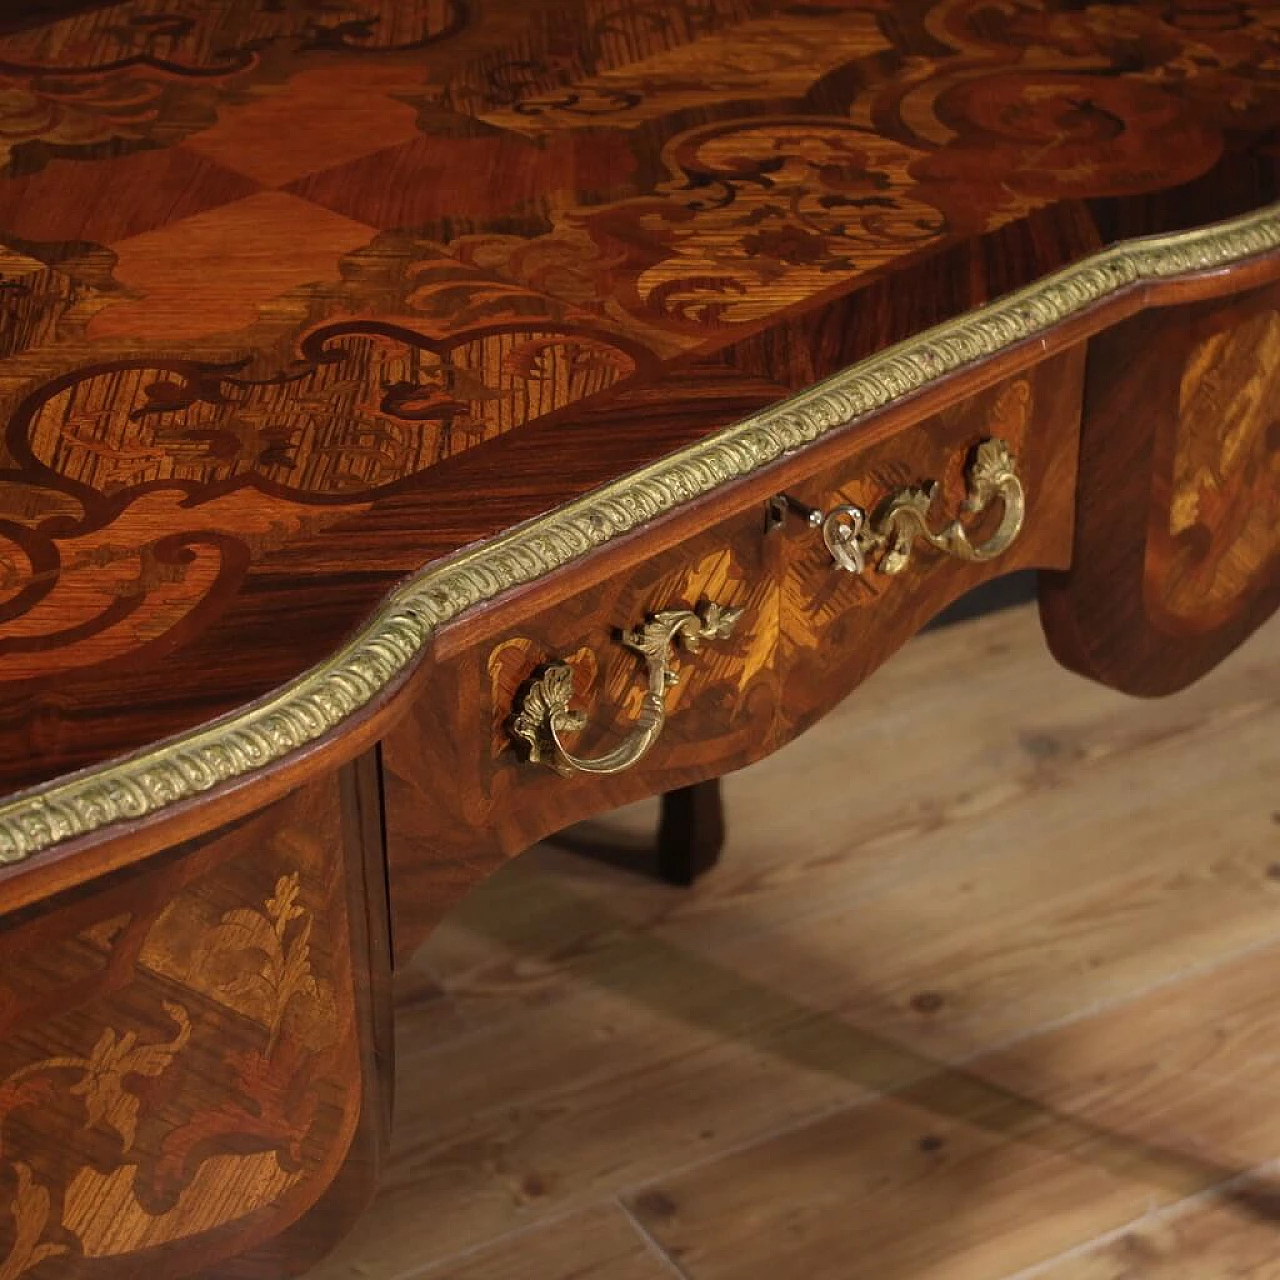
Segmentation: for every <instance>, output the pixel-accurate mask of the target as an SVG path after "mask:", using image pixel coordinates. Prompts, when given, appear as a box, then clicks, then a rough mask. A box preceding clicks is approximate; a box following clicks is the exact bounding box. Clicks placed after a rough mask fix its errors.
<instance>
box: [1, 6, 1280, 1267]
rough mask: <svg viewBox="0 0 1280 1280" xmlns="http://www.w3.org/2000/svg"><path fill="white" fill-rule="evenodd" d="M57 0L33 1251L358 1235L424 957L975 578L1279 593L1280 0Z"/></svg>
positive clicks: (23, 187) (17, 439)
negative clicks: (558, 844) (616, 810)
mask: <svg viewBox="0 0 1280 1280" xmlns="http://www.w3.org/2000/svg"><path fill="white" fill-rule="evenodd" d="M5 15H6V16H4V17H2V18H0V164H3V169H2V170H0V422H2V423H3V424H4V444H3V450H4V459H3V472H2V474H0V608H2V609H3V621H2V622H0V681H2V682H3V684H2V688H0V734H2V739H3V749H0V793H2V798H0V861H2V862H3V867H2V869H0V951H2V954H3V968H2V969H0V1018H2V1019H3V1031H2V1032H0V1280H15V1278H16V1277H32V1278H33V1280H60V1278H63V1277H65V1278H68V1280H71V1278H74V1280H81V1278H84V1280H98V1278H99V1277H102V1278H119V1277H135V1276H139V1275H146V1276H148V1277H151V1278H152V1280H166V1278H168V1277H178V1276H187V1275H203V1276H210V1277H212V1276H217V1277H219V1278H221V1280H226V1278H227V1277H279V1276H284V1275H287V1274H294V1273H296V1272H299V1271H301V1270H304V1269H305V1268H306V1267H308V1266H309V1265H311V1264H312V1263H314V1262H315V1260H316V1259H317V1258H319V1257H320V1256H321V1255H322V1254H323V1253H324V1252H325V1251H326V1250H327V1249H328V1248H329V1247H330V1246H331V1244H332V1243H333V1242H334V1241H335V1240H336V1238H337V1237H338V1236H339V1235H340V1234H341V1233H342V1232H343V1231H344V1230H345V1229H346V1228H347V1227H348V1226H349V1225H350V1223H351V1222H352V1221H353V1220H354V1218H355V1216H356V1215H357V1214H358V1213H359V1212H360V1209H361V1207H362V1205H363V1204H364V1203H365V1202H366V1200H367V1199H368V1197H369V1196H370V1194H371V1193H372V1189H373V1187H374V1185H375V1183H376V1179H377V1171H378V1161H379V1152H380V1150H381V1148H382V1145H383V1143H384V1141H385V1134H386V1130H387V1126H388V1124H389V1121H390V1111H391V1092H392V1080H393V1066H392V1058H391V1009H390V1004H389V998H388V990H389V982H388V975H389V972H390V969H391V967H392V965H393V964H394V963H395V962H396V961H397V960H400V959H403V958H404V957H407V956H408V955H410V954H411V953H412V952H413V951H414V949H415V948H416V947H417V946H418V945H419V944H420V943H421V941H422V940H423V938H424V937H425V936H426V935H427V933H428V932H429V930H430V929H431V927H432V925H433V924H434V923H435V922H436V921H437V920H439V919H440V917H441V916H442V914H443V913H445V912H446V911H447V910H448V909H449V907H450V906H451V905H452V904H453V903H455V902H457V901H458V899H459V898H460V896H461V895H462V894H464V893H465V892H466V891H467V890H468V889H469V888H471V887H472V886H473V885H475V884H476V883H477V882H479V881H480V880H482V879H483V878H484V877H485V876H486V875H488V874H489V873H490V872H492V871H493V870H494V869H495V868H496V867H498V866H499V865H500V864H501V863H502V862H503V861H504V860H506V859H508V858H510V857H512V856H513V855H515V854H516V853H518V852H520V851H521V850H522V849H524V848H526V847H527V846H529V845H530V844H532V843H533V842H535V841H536V840H538V839H540V838H541V837H543V836H544V835H546V834H548V833H551V832H554V831H556V830H557V829H559V828H562V827H564V826H566V825H568V824H570V823H572V822H574V821H575V820H577V819H580V818H583V817H585V816H587V815H589V814H591V813H594V812H597V811H600V810H603V809H606V808H609V807H611V806H616V805H620V804H623V803H626V802H629V801H632V800H635V799H637V798H639V797H641V796H644V795H646V794H655V793H660V792H668V791H671V790H673V789H676V788H681V787H688V786H690V785H692V784H695V783H699V782H702V781H704V780H707V779H711V778H714V777H716V776H718V775H720V774H723V773H725V772H726V771H728V770H732V769H736V768H739V767H740V766H742V765H745V764H747V763H748V762H749V761H751V760H754V759H757V758H759V757H760V756H763V755H764V754H766V753H768V752H770V751H773V750H775V749H776V748H777V747H779V746H781V745H782V744H783V743H784V742H786V741H787V740H788V739H789V738H791V737H793V736H794V735H796V734H797V733H799V732H800V731H801V730H802V729H804V728H805V727H806V726H807V725H808V724H810V723H812V722H813V721H814V720H815V719H816V718H817V717H818V716H820V715H821V714H822V713H823V712H824V711H826V710H828V709H829V708H830V707H831V706H832V705H833V704H834V703H835V702H836V701H837V700H838V699H840V698H842V697H843V696H844V695H845V694H847V693H848V692H849V691H850V690H852V689H853V688H854V687H855V686H856V685H857V684H858V683H859V681H860V680H861V679H862V678H863V677H864V676H865V675H866V674H867V673H868V672H869V671H871V670H872V669H873V668H874V667H875V666H876V665H877V664H879V663H880V662H882V661H884V660H885V659H886V658H887V657H888V656H889V655H890V654H892V653H893V651H894V650H895V649H896V648H898V647H899V646H900V645H902V644H903V643H904V641H906V640H907V638H908V637H910V636H911V635H912V634H913V633H914V632H915V631H917V630H918V629H919V628H920V627H921V626H922V625H923V624H924V623H925V622H926V620H927V619H929V618H930V617H931V616H932V615H933V614H935V613H936V612H937V611H938V610H939V609H941V608H942V607H943V606H944V605H945V604H947V603H948V602H949V601H951V600H952V599H954V598H955V597H957V596H958V595H960V594H961V593H963V592H965V591H967V590H968V589H970V588H972V587H974V586H975V585H977V584H979V583H981V582H982V581H984V580H986V579H989V578H992V577H994V576H996V575H1000V574H1004V573H1007V572H1009V571H1011V570H1017V569H1027V568H1035V569H1038V570H1042V571H1043V577H1042V583H1043V586H1042V596H1041V599H1042V613H1043V617H1044V624H1045V631H1046V634H1047V636H1048V641H1049V645H1050V646H1051V648H1052V650H1053V652H1054V653H1055V654H1056V655H1057V656H1058V657H1059V658H1060V659H1061V660H1062V661H1063V662H1064V663H1066V664H1067V665H1068V666H1070V667H1072V668H1074V669H1076V670H1078V671H1080V672H1082V673H1084V674H1086V675H1090V676H1093V677H1095V678H1097V679H1099V680H1103V681H1106V682H1107V683H1109V684H1111V685H1114V686H1116V687H1117V688H1120V689H1123V690H1128V691H1130V692H1132V693H1136V694H1164V693H1171V692H1173V691H1175V690H1177V689H1179V688H1180V687H1182V686H1184V685H1186V684H1187V683H1188V682H1190V681H1192V680H1194V679H1195V678H1196V677H1197V676H1199V675H1200V674H1202V673H1203V672H1205V671H1206V670H1208V669H1209V668H1210V667H1212V666H1213V665H1214V664H1215V663H1216V662H1217V661H1218V660H1219V659H1220V658H1221V657H1222V656H1223V655H1224V654H1225V653H1227V652H1228V651H1229V650H1230V649H1231V648H1232V647H1233V646H1235V645H1236V644H1237V643H1238V642H1239V641H1240V640H1241V639H1242V638H1243V637H1244V636H1245V635H1247V634H1248V633H1249V632H1250V631H1251V630H1252V629H1253V628H1255V627H1257V626H1258V625H1259V624H1260V623H1261V622H1262V621H1263V620H1264V619H1265V618H1266V617H1267V616H1268V615H1269V614H1270V613H1271V612H1272V611H1273V610H1274V609H1275V608H1276V605H1277V603H1278V602H1280V426H1278V425H1277V423H1278V422H1280V416H1278V415H1280V396H1278V392H1280V205H1276V204H1274V203H1272V202H1273V201H1275V200H1276V199H1277V186H1278V181H1280V148H1278V146H1277V142H1276V139H1277V138H1278V137H1280V132H1278V131H1280V5H1245V4H1236V3H1228V2H1227V0H1196V3H1194V4H1193V3H1187V4H1185V5H1183V4H1179V3H1172V4H1169V3H1162V4H1154V3H1152V4H1134V5H1096V6H1092V7H1087V6H1082V5H1079V4H1075V3H1067V2H1066V0H1062V3H1047V4H1036V3H1031V2H1025V3H1024V2H1019V3H999V4H997V3H994V0H936V2H930V0H906V2H905V3H897V4H889V3H879V2H877V0H804V2H803V3H800V2H799V0H661V2H659V0H114V2H110V3H98V4H88V5H86V4H83V3H78V4H77V3H65V2H64V3H60V4H56V5H47V4H46V5H34V6H33V5H31V4H30V3H29V0H19V3H18V8H17V10H16V11H15V10H14V8H13V5H12V3H10V4H9V5H7V6H6V8H5ZM937 714H938V732H939V733H940V734H953V735H963V733H964V729H965V727H964V725H963V724H956V723H952V722H950V721H949V720H948V718H947V708H946V707H945V706H939V707H938V709H937ZM859 749H860V748H859V747H858V744H856V743H850V745H849V771H848V776H849V803H850V804H856V803H857V786H858V752H859ZM881 749H883V748H881ZM889 749H892V748H891V746H890V747H889ZM1187 802H1188V804H1192V803H1194V797H1188V800H1187ZM787 856H788V851H787V850H786V849H779V850H778V858H779V859H780V860H782V859H785V858H786V857H787ZM401 1087H404V1082H401ZM412 1087H414V1088H430V1087H431V1082H430V1081H429V1080H414V1081H413V1082H412Z"/></svg>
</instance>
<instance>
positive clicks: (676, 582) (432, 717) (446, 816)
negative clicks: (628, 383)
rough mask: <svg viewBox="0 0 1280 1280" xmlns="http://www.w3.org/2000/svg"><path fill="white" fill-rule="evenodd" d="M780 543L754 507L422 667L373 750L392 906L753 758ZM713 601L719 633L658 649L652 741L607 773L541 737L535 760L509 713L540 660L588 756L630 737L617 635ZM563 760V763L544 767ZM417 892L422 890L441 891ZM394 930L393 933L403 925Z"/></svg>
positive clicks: (519, 705) (770, 663)
mask: <svg viewBox="0 0 1280 1280" xmlns="http://www.w3.org/2000/svg"><path fill="white" fill-rule="evenodd" d="M781 553H782V544H781V541H780V540H779V539H776V538H773V537H770V536H767V534H766V522H765V508H764V504H763V503H759V502H757V503H754V504H752V505H751V506H750V507H749V508H747V509H744V510H741V511H739V512H738V513H737V514H735V515H733V516H731V517H730V518H728V519H726V520H724V521H722V522H720V523H718V524H716V525H715V526H714V527H712V528H711V529H709V530H707V531H705V532H704V533H701V534H699V535H697V536H695V537H693V538H691V539H689V540H688V541H687V542H685V543H683V544H681V545H679V546H677V547H676V548H674V549H671V550H667V551H664V552H662V553H661V554H659V555H657V556H655V557H654V558H652V559H649V560H645V561H642V562H641V563H639V564H637V565H633V566H632V567H631V568H630V569H629V570H627V571H625V572H623V573H620V574H617V575H615V576H614V577H612V578H610V579H609V580H607V581H606V582H604V583H602V584H600V585H597V586H595V587H592V588H590V589H589V590H585V591H583V592H581V593H579V594H576V595H572V596H570V597H569V598H567V599H564V600H561V601H558V602H557V603H556V604H554V605H553V606H551V607H548V608H547V609H546V610H545V611H544V612H540V613H537V614H534V615H533V616H531V617H529V618H526V619H524V620H523V621H521V622H520V623H518V624H516V625H514V626H513V627H511V628H508V629H503V630H502V631H500V632H498V633H496V634H494V635H493V636H492V637H489V638H486V639H485V640H484V641H482V642H480V643H477V644H475V645H474V646H472V647H469V648H467V649H464V650H462V651H461V652H460V653H458V654H457V655H456V656H454V657H452V658H450V659H449V660H448V661H447V663H445V664H444V666H443V668H440V667H437V668H434V669H433V670H432V672H431V678H430V681H429V682H428V692H427V693H426V694H425V695H424V697H423V698H422V699H421V700H420V701H419V702H418V704H417V705H415V706H414V708H413V710H412V711H411V712H410V714H409V716H408V717H407V718H406V719H405V720H403V721H402V722H401V723H400V724H399V725H398V726H397V727H396V728H394V729H393V730H392V731H391V733H390V734H389V735H388V737H387V738H386V740H385V741H384V744H383V763H384V777H385V780H386V781H385V785H386V803H387V830H388V856H389V860H390V863H391V873H392V877H393V890H394V891H393V895H392V896H393V902H394V903H395V905H396V907H397V909H400V908H402V907H404V904H405V903H406V902H407V903H409V904H411V905H410V906H409V907H408V908H407V910H409V911H413V910H414V907H413V906H412V904H413V903H414V902H415V901H416V900H417V898H418V896H419V895H417V894H416V893H415V891H414V890H413V889H412V888H406V887H405V884H406V882H414V881H417V880H419V879H421V878H422V877H423V875H424V874H425V873H424V867H426V866H428V865H430V866H432V867H435V868H437V870H436V871H435V872H433V873H432V874H436V875H438V874H440V873H439V871H438V868H439V867H440V866H441V865H442V864H447V863H448V862H449V861H450V860H451V859H453V860H456V862H457V864H458V865H459V866H462V865H463V864H464V863H467V864H468V865H470V863H469V860H470V859H473V858H474V857H476V856H478V855H479V856H505V855H507V854H510V853H515V852H518V851H520V850H521V849H524V848H527V847H528V846H529V845H530V844H532V843H534V842H535V841H536V840H538V839H540V838H541V837H542V836H544V835H546V834H548V833H550V832H553V831H556V830H559V829H561V828H563V827H565V826H568V825H570V824H571V823H573V822H575V821H578V820H579V819H581V818H584V817H588V816H590V815H591V814H592V813H597V812H601V811H604V810H606V809H610V808H614V807H617V806H620V805H623V804H628V803H630V802H632V801H634V800H637V799H640V798H642V797H644V796H648V795H654V794H659V793H661V792H663V791H666V790H671V789H674V788H677V787H680V786H683V785H686V784H688V783H692V782H695V781H698V780H700V779H703V778H706V777H711V776H716V775H718V774H722V773H727V772H729V771H731V770H733V769H737V768H740V767H741V766H742V765H744V764H746V763H748V762H749V761H750V760H753V759H755V758H756V757H758V756H759V755H760V754H761V741H760V735H761V734H762V733H767V731H768V729H769V726H770V725H771V724H772V723H773V720H774V713H775V707H776V703H777V691H778V672H777V666H776V660H777V651H778V646H777V636H778V602H779V598H780V590H779V588H780V569H781V562H782V561H781ZM707 605H715V606H718V607H719V608H721V609H723V610H726V611H729V614H730V616H736V621H735V622H734V625H733V626H732V630H731V633H730V634H725V635H722V636H717V637H713V638H710V639H706V640H700V641H699V642H698V643H697V649H696V651H693V650H692V649H691V648H690V647H689V646H688V645H687V644H686V643H685V642H683V641H682V640H681V639H680V638H679V637H675V636H673V637H672V643H671V644H669V645H666V646H659V653H658V657H657V659H656V661H657V662H661V660H662V659H663V658H664V657H665V659H666V661H667V662H668V663H669V666H670V669H671V671H672V673H673V675H675V676H676V678H677V682H676V683H673V684H670V685H669V686H668V687H666V688H665V690H664V694H665V696H664V697H663V700H662V701H663V712H664V723H663V724H662V727H661V732H660V733H659V734H658V735H657V736H656V739H655V740H654V741H653V742H652V745H651V746H650V747H649V749H648V750H647V751H646V752H644V753H643V754H642V755H641V756H640V758H639V759H638V760H636V761H635V762H634V763H631V764H628V765H627V767H624V768H621V769H619V770H618V771H616V772H610V773H593V772H582V771H580V770H575V769H573V768H571V767H569V766H567V765H565V762H564V761H563V760H561V759H557V756H556V753H555V751H554V749H553V748H551V747H550V745H549V744H546V746H545V749H544V751H543V753H542V760H543V762H542V763H535V762H533V761H532V760H531V758H530V757H531V755H532V754H535V753H534V752H532V751H531V743H530V741H529V739H528V738H527V737H521V736H520V734H519V733H518V732H516V729H517V724H516V722H517V720H518V718H519V716H520V713H521V711H522V709H525V708H527V707H528V706H529V705H530V701H531V698H533V697H534V687H535V685H536V683H537V682H538V681H539V679H540V678H541V677H543V676H544V675H545V674H546V672H547V671H548V669H549V668H553V667H562V668H565V669H567V671H568V677H567V678H568V681H569V683H570V686H571V687H570V688H569V689H568V690H567V703H568V705H569V707H571V708H572V709H573V710H575V711H579V712H580V713H581V714H582V716H583V718H584V724H583V727H582V728H581V729H580V730H577V731H574V732H571V733H566V734H565V735H564V741H565V745H566V746H567V747H568V748H569V749H570V750H571V751H572V753H573V754H574V755H575V756H578V757H582V758H584V759H586V760H592V759H594V758H597V757H599V756H601V755H602V754H604V753H607V752H609V751H611V750H614V749H616V748H618V747H619V746H623V747H625V745H626V744H627V743H628V742H629V741H631V740H632V739H633V737H634V735H635V733H636V732H637V725H638V723H640V722H642V717H643V715H644V712H645V705H644V704H645V697H646V693H647V691H648V689H649V687H650V679H651V673H652V668H651V664H650V663H649V662H647V661H646V659H645V658H644V657H643V656H642V655H641V654H639V653H638V652H636V651H635V650H634V649H633V648H631V647H628V646H627V645H626V644H624V643H623V636H624V634H625V633H626V632H628V631H630V630H632V629H634V628H637V627H640V626H642V624H644V623H645V621H646V620H647V619H651V618H653V617H654V615H657V614H661V613H663V612H664V611H689V612H690V613H692V611H694V610H696V609H698V608H699V606H702V607H703V610H704V616H705V606H707ZM556 764H560V765H561V766H562V768H564V769H565V771H564V772H561V771H559V770H557V768H555V767H554V766H555V765H556ZM438 893H439V888H438V886H436V887H435V888H433V889H427V888H425V887H424V889H423V891H422V896H432V897H433V899H434V896H438ZM400 936H401V937H403V936H404V933H403V930H402V931H401V933H400Z"/></svg>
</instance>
